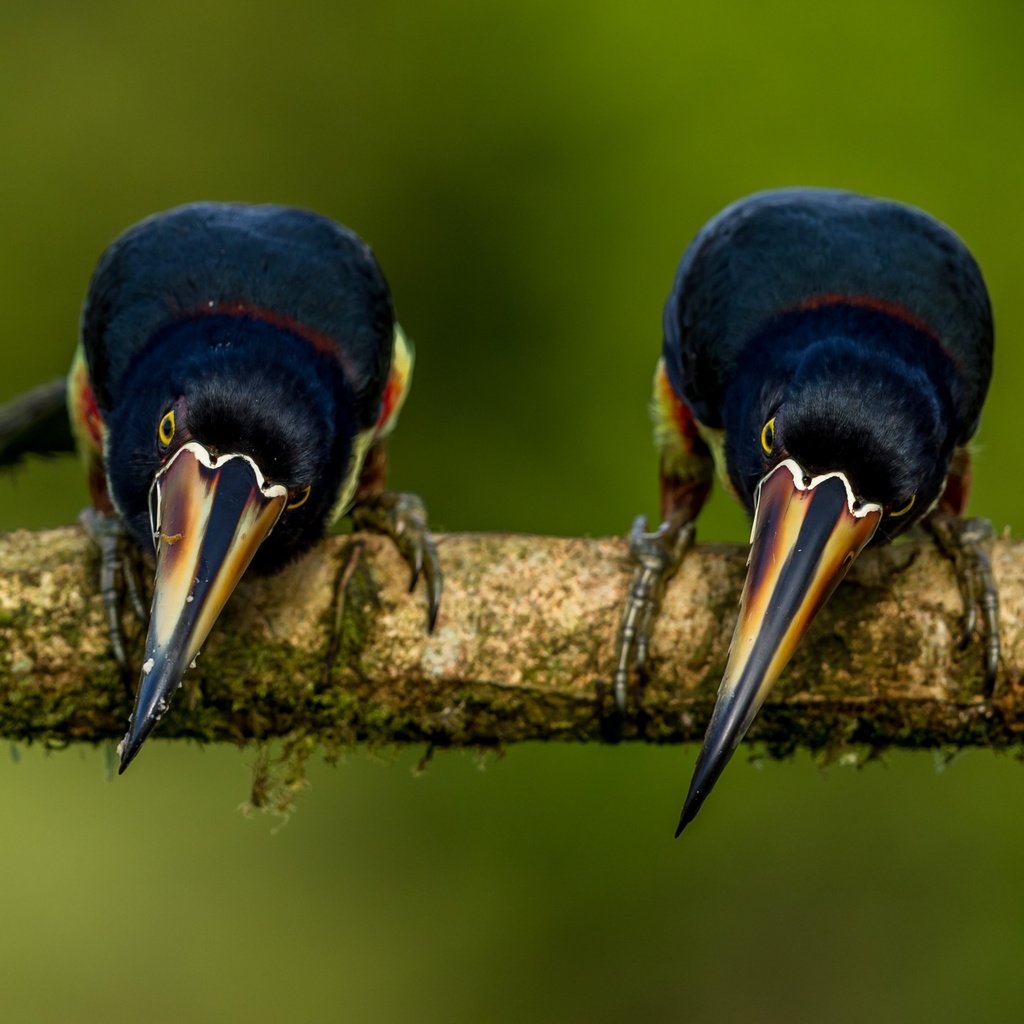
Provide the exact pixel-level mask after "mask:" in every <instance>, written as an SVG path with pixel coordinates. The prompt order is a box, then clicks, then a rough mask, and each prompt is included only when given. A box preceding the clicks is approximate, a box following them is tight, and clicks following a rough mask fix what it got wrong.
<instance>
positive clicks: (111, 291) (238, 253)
mask: <svg viewBox="0 0 1024 1024" xmlns="http://www.w3.org/2000/svg"><path fill="white" fill-rule="evenodd" d="M246 311H249V313H250V314H251V315H252V316H255V317H257V318H263V319H266V320H268V321H269V322H272V323H275V324H278V325H281V326H284V327H289V326H291V327H293V328H295V329H297V330H299V331H301V333H302V334H303V335H304V336H305V337H307V338H308V339H310V341H311V342H313V343H314V345H316V346H318V347H322V348H324V349H326V350H328V351H330V352H331V353H333V354H334V355H335V357H336V358H337V360H338V361H339V363H340V364H341V365H342V366H343V368H344V370H345V373H346V375H347V377H348V379H349V384H350V386H351V388H352V391H353V395H354V405H353V409H354V410H355V412H356V420H357V423H358V425H359V427H360V428H361V429H362V428H366V427H370V426H372V425H373V423H374V421H375V418H376V416H377V414H378V412H379V406H380V396H381V391H382V389H383V386H384V384H385V383H386V381H387V378H388V369H389V366H390V362H391V347H392V337H393V332H394V311H393V309H392V303H391V295H390V292H389V290H388V286H387V281H386V280H385V279H384V275H383V273H382V272H381V270H380V267H379V266H378V264H377V261H376V259H374V256H373V253H372V252H371V250H370V248H369V246H367V245H366V243H365V242H363V241H362V239H360V238H359V236H358V235H356V234H355V233H354V232H353V231H350V230H349V229H347V228H345V227H342V226H341V225H340V224H336V223H335V222H334V221H331V220H329V219H328V218H327V217H323V216H321V215H320V214H316V213H312V212H310V211H308V210H298V209H294V208H292V207H286V206H273V205H264V206H250V205H247V204H244V203H192V204H190V205H187V206H181V207H178V208H176V209H173V210H168V211H167V212H165V213H159V214H156V215H154V216H152V217H149V218H147V219H146V220H143V221H140V222H139V223H138V224H136V225H135V226H134V227H132V228H129V229H128V230H127V231H126V232H124V234H122V235H121V236H120V237H119V238H118V239H117V240H116V241H115V242H113V243H112V244H111V245H110V246H109V247H108V248H107V250H106V251H105V252H104V254H103V256H102V258H101V259H100V261H99V263H98V265H97V267H96V271H95V273H94V274H93V278H92V281H91V283H90V286H89V294H88V297H87V299H86V302H85V306H84V309H83V311H82V344H83V346H84V348H85V352H86V357H87V359H88V363H89V369H90V372H91V376H92V381H93V386H94V388H95V392H96V399H97V401H98V403H99V407H100V410H101V411H102V412H104V413H106V412H108V411H109V410H110V409H111V408H113V406H114V405H115V404H116V403H117V401H118V398H119V397H120V396H121V388H122V385H123V380H124V376H125V373H126V372H127V370H128V368H129V366H130V365H131V363H132V361H133V360H134V359H135V358H136V357H137V356H138V354H139V353H140V351H141V350H142V349H143V348H146V347H148V346H149V345H151V343H152V340H153V338H154V337H155V336H157V335H158V333H159V332H160V331H161V330H163V329H164V328H166V327H168V326H170V325H171V324H175V323H181V322H182V321H183V320H189V319H197V318H200V317H203V316H206V315H209V314H211V313H219V312H228V313H234V314H237V315H238V316H239V317H241V318H243V319H244V318H245V316H246Z"/></svg>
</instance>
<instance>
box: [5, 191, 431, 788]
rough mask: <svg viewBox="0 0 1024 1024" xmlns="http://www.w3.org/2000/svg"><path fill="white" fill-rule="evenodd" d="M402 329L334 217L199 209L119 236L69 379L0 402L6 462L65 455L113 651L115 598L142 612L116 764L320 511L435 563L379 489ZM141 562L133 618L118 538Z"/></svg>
mask: <svg viewBox="0 0 1024 1024" xmlns="http://www.w3.org/2000/svg"><path fill="white" fill-rule="evenodd" d="M413 362H414V349H413V345H412V343H411V341H410V340H409V338H408V337H407V336H406V334H405V333H404V332H403V330H402V328H401V327H400V326H399V324H398V322H397V320H396V319H395V313H394V308H393V303H392V298H391V293H390V290H389V287H388V283H387V281H386V279H385V277H384V274H383V271H382V270H381V268H380V266H379V264H378V262H377V260H376V258H375V257H374V254H373V252H372V251H371V249H370V248H369V246H368V245H367V244H366V243H365V242H363V240H362V239H361V238H360V237H359V236H358V235H357V234H356V233H355V232H353V231H351V230H350V229H348V228H346V227H343V226H342V225H340V224H338V223H336V222H334V221H333V220H331V219H329V218H328V217H325V216H322V215H320V214H318V213H314V212H311V211H308V210H303V209H298V208H295V207H289V206H281V205H250V204H245V203H214V202H198V203H190V204H188V205H184V206H179V207H176V208H174V209H171V210H167V211H165V212H162V213H157V214H155V215H153V216H150V217H148V218H146V219H145V220H142V221H141V222H139V223H138V224H135V225H134V226H132V227H130V228H129V229H128V230H126V231H125V232H123V233H122V234H121V235H120V236H119V237H117V238H116V239H115V240H114V241H113V242H112V243H111V244H110V245H109V246H108V247H107V249H106V250H105V251H104V253H103V254H102V256H101V257H100V259H99V262H98V264H97V266H96V269H95V271H94V273H93V276H92V279H91V282H90V284H89V288H88V292H87V295H86V298H85V302H84V306H83V311H82V317H81V332H80V341H79V345H78V348H77V350H76V353H75V355H74V358H73V361H72V365H71V369H70V372H69V374H68V376H67V378H66V380H65V381H57V382H54V383H51V384H50V385H44V386H43V387H42V388H39V389H35V390H34V391H33V392H30V393H29V394H27V395H26V396H24V397H23V398H21V399H15V400H14V401H12V402H11V403H9V404H8V405H7V406H5V407H4V408H3V409H0V463H2V462H6V463H8V464H13V463H15V462H17V461H19V460H20V459H21V458H22V457H23V456H24V455H25V454H26V453H27V452H31V451H40V452H44V453H50V454H53V453H55V452H59V451H62V450H66V449H68V448H70V447H72V442H73V443H74V445H75V446H76V447H77V449H78V451H79V452H80V453H81V455H82V458H83V460H84V465H85V471H86V475H87V480H88V487H89V492H90V497H91V502H92V507H91V508H90V509H88V510H87V511H86V512H85V513H84V514H83V522H84V523H85V525H86V528H87V530H88V531H89V532H90V534H91V535H92V536H93V538H94V539H95V540H96V542H97V545H98V546H99V549H100V589H101V592H102V595H103V601H104V605H105V608H106V615H107V620H108V632H109V635H110V643H111V648H112V651H113V654H114V656H115V657H116V658H117V660H118V662H119V664H121V666H122V668H123V669H127V659H126V654H125V647H124V639H123V631H122V626H121V616H122V613H123V611H124V608H123V604H124V601H125V598H127V600H128V601H129V602H130V603H131V605H132V606H133V607H134V609H135V610H136V612H137V614H138V615H139V616H140V617H142V619H143V621H145V620H146V619H148V631H147V636H146V642H145V653H144V660H143V662H142V665H141V670H140V671H139V677H138V678H139V682H138V686H137V691H136V694H135V699H134V707H133V710H132V713H131V718H130V720H129V727H128V731H127V734H126V735H125V737H124V739H123V741H122V742H121V744H120V746H119V748H118V753H119V758H120V766H119V771H120V772H124V770H125V769H126V768H127V767H128V765H129V764H130V763H131V762H132V760H133V759H134V758H135V757H136V755H137V754H138V752H139V750H140V749H141V747H142V745H143V743H144V741H145V739H146V738H147V736H148V735H149V734H150V733H151V731H152V729H153V727H154V726H155V725H156V723H157V721H158V720H159V719H160V718H161V716H162V715H163V713H164V712H165V711H166V709H167V707H168V704H169V702H170V699H171V696H172V695H173V693H174V691H175V690H176V689H177V688H178V686H179V685H180V684H181V681H182V677H183V675H184V673H185V670H186V668H187V667H188V666H189V665H190V664H194V661H195V658H196V657H197V655H198V653H199V650H200V648H201V646H202V645H203V643H204V642H205V641H206V639H207V637H208V635H209V634H210V631H211V629H212V628H213V626H214V623H215V621H216V619H217V617H218V615H219V614H220V612H221V610H222V609H223V607H224V605H225V603H226V602H227V600H228V598H229V596H230V595H231V593H232V591H233V590H234V588H235V586H236V584H237V583H238V582H239V580H240V579H241V578H242V576H243V575H244V574H246V573H248V572H249V571H250V566H251V571H252V572H253V573H257V574H269V573H273V572H275V571H277V570H279V569H281V568H282V567H283V566H285V565H286V564H288V563H290V562H292V561H294V560H295V559H297V558H298V557H299V556H300V555H302V554H304V553H305V552H306V551H308V550H309V549H310V548H311V547H312V546H313V545H314V544H315V543H316V542H317V541H318V540H319V539H320V538H321V537H322V536H323V534H324V532H325V530H326V527H327V526H328V524H329V523H331V522H333V521H334V520H335V519H337V518H338V517H340V516H342V515H344V514H346V513H349V512H350V511H351V512H352V515H353V520H354V522H355V523H356V524H357V525H359V526H363V527H369V528H373V529H377V530H380V531H382V532H385V533H388V534H390V535H391V536H392V537H393V538H394V539H395V541H396V543H397V544H398V547H399V549H400V550H401V551H402V553H403V554H404V555H405V557H406V558H407V559H408V560H409V562H410V563H411V567H412V580H411V585H410V590H412V589H413V588H414V587H415V585H416V583H417V580H418V578H419V577H420V576H421V575H422V576H423V577H424V580H425V585H426V587H425V589H426V601H427V626H428V629H431V630H432V629H433V628H434V625H435V622H436V618H437V615H438V609H439V605H440V600H441V591H442V586H443V583H442V575H441V569H440V565H439V563H438V558H437V552H436V548H435V545H434V543H433V540H432V538H431V536H430V534H429V531H428V529H427V525H426V512H425V509H424V506H423V504H422V502H421V501H420V500H419V499H418V498H417V497H416V496H414V495H408V494H393V493H390V492H388V491H386V490H385V482H386V474H387V442H388V437H389V435H390V433H391V431H392V429H393V427H394V425H395V422H396V420H397V417H398V414H399V412H400V410H401V408H402V405H403V403H404V401H405V398H406V395H407V393H408V389H409V385H410V381H411V375H412V369H413ZM133 549H134V550H135V551H143V552H149V553H150V554H152V555H153V556H154V557H155V577H154V580H153V587H152V603H151V607H150V609H149V612H148V615H147V613H146V609H145V605H144V602H143V600H142V596H141V589H142V588H141V587H140V585H139V582H138V580H137V574H136V572H135V570H134V568H133V567H134V566H135V563H136V558H135V557H134V556H133V555H132V554H131V552H132V550H133Z"/></svg>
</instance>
